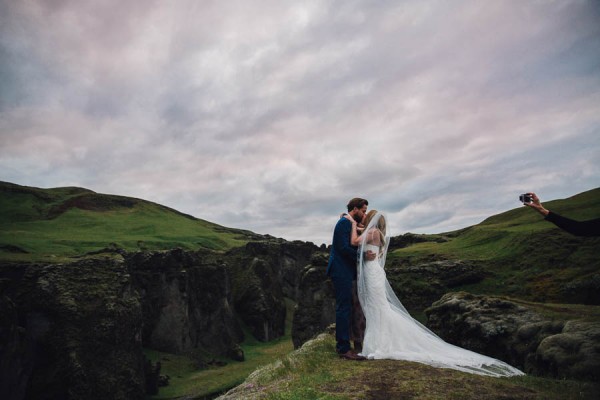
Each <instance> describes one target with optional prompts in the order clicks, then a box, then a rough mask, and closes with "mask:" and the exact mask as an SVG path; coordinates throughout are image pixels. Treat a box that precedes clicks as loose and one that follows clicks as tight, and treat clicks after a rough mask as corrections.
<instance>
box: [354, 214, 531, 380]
mask: <svg viewBox="0 0 600 400" xmlns="http://www.w3.org/2000/svg"><path fill="white" fill-rule="evenodd" d="M363 224H364V226H366V228H365V229H364V231H363V233H362V234H361V235H360V236H358V233H357V232H356V229H353V232H352V238H351V241H352V242H353V244H359V246H360V247H359V251H358V254H359V259H358V277H357V281H358V298H359V301H360V304H361V306H362V309H363V312H364V315H365V318H366V321H367V326H366V330H365V336H364V341H363V348H362V353H361V355H363V356H365V357H367V358H369V359H394V360H407V361H415V362H419V363H423V364H428V365H431V366H434V367H439V368H452V369H456V370H459V371H464V372H470V373H473V374H479V375H488V376H496V377H498V376H513V375H523V372H521V371H519V370H518V369H516V368H514V367H512V366H510V365H508V364H507V363H505V362H503V361H500V360H497V359H495V358H491V357H487V356H484V355H482V354H478V353H475V352H472V351H470V350H466V349H463V348H460V347H457V346H454V345H452V344H450V343H446V342H444V341H443V340H442V339H441V338H439V337H438V336H437V335H436V334H434V333H433V332H431V331H430V330H429V329H427V328H426V327H425V326H424V325H422V324H421V323H419V322H418V321H416V320H415V319H413V318H412V317H411V316H410V314H409V313H408V312H407V311H406V309H405V308H404V306H403V305H402V303H400V300H398V297H396V295H395V294H394V291H393V290H392V288H391V286H390V284H389V283H388V280H387V278H386V275H385V271H384V265H385V257H386V253H387V247H388V244H389V235H387V227H386V220H385V217H384V215H383V214H381V213H379V212H377V211H376V210H371V211H370V212H369V213H368V214H367V215H366V217H365V220H364V221H363ZM353 225H354V227H355V226H356V224H353ZM366 251H372V252H374V253H376V254H377V256H376V258H375V259H374V260H366V259H365V257H361V256H360V255H361V254H363V253H364V252H366Z"/></svg>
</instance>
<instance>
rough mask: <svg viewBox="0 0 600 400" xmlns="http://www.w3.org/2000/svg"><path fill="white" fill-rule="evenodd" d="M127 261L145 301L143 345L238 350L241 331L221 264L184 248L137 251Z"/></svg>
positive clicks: (174, 349)
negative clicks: (162, 250) (162, 251)
mask: <svg viewBox="0 0 600 400" xmlns="http://www.w3.org/2000/svg"><path fill="white" fill-rule="evenodd" d="M126 263H127V266H128V268H129V270H130V273H131V276H132V282H133V285H134V287H135V288H136V289H137V290H138V293H139V296H140V302H141V304H142V311H143V316H144V327H143V340H144V345H145V346H147V347H150V348H153V349H156V350H162V351H165V352H169V353H183V352H187V351H190V350H193V349H196V348H203V349H209V351H210V352H212V353H216V354H220V355H226V356H227V355H229V354H232V352H235V351H237V343H239V342H241V341H242V340H243V333H242V330H241V328H240V327H239V325H238V323H237V321H236V319H235V317H234V314H233V308H232V306H231V301H232V292H231V285H230V278H229V275H228V272H227V269H226V268H225V267H224V266H223V265H219V264H218V263H215V262H214V261H211V260H207V259H206V257H202V255H201V254H200V253H194V252H184V251H182V250H172V251H169V252H164V253H136V254H134V255H132V256H130V257H127V258H126Z"/></svg>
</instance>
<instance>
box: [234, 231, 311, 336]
mask: <svg viewBox="0 0 600 400" xmlns="http://www.w3.org/2000/svg"><path fill="white" fill-rule="evenodd" d="M317 249H318V248H317V247H316V246H315V245H313V244H312V243H304V242H283V241H269V242H250V243H248V244H247V245H246V246H245V247H244V248H238V249H234V250H232V251H230V252H229V253H227V254H226V255H225V256H224V259H225V262H226V263H227V266H228V268H229V269H230V270H231V275H232V276H233V277H234V278H233V280H234V281H233V287H234V307H235V309H236V311H237V313H238V315H239V316H240V318H241V319H242V320H243V321H244V323H245V324H246V325H247V326H248V327H249V328H250V330H251V331H252V334H253V335H254V336H255V337H256V338H257V339H259V340H262V341H269V340H273V339H276V338H278V337H281V336H283V334H284V329H285V318H286V303H285V297H288V298H290V299H292V300H294V301H295V300H296V298H297V296H298V292H297V290H298V283H299V281H300V276H301V271H302V268H303V267H304V266H305V265H307V264H308V263H309V260H310V258H311V256H312V254H313V253H314V252H315V251H316V250H317Z"/></svg>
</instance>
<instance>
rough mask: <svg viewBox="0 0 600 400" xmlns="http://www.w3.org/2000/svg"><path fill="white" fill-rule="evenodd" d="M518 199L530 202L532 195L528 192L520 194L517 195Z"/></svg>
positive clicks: (522, 201)
mask: <svg viewBox="0 0 600 400" xmlns="http://www.w3.org/2000/svg"><path fill="white" fill-rule="evenodd" d="M519 200H520V201H521V203H531V202H532V201H533V197H531V195H530V194H521V195H519Z"/></svg>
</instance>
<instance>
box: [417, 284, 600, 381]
mask: <svg viewBox="0 0 600 400" xmlns="http://www.w3.org/2000/svg"><path fill="white" fill-rule="evenodd" d="M426 314H427V316H428V318H429V321H428V324H427V325H428V327H429V328H430V329H431V330H433V331H434V332H436V333H437V334H438V335H439V336H440V337H442V338H443V339H444V340H446V341H448V342H450V343H453V344H455V345H458V346H461V347H464V348H467V349H470V350H473V351H476V352H478V353H482V354H486V355H489V356H492V357H495V358H498V359H501V360H503V361H506V362H508V363H510V364H511V365H514V366H517V367H518V368H520V369H522V370H523V371H524V372H526V373H528V374H534V375H542V376H551V377H555V378H573V379H580V380H593V381H598V380H600V323H598V322H588V321H583V320H565V319H556V318H555V319H550V318H547V317H544V316H542V315H540V314H539V313H538V312H536V311H535V310H533V309H530V308H528V307H524V306H522V305H519V304H516V303H514V302H511V301H507V300H503V299H499V298H493V297H486V296H475V295H471V294H468V293H464V292H459V293H448V294H446V295H445V296H443V297H442V298H441V299H440V300H439V301H437V302H435V303H434V304H433V305H432V306H431V307H430V308H428V309H427V310H426Z"/></svg>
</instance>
